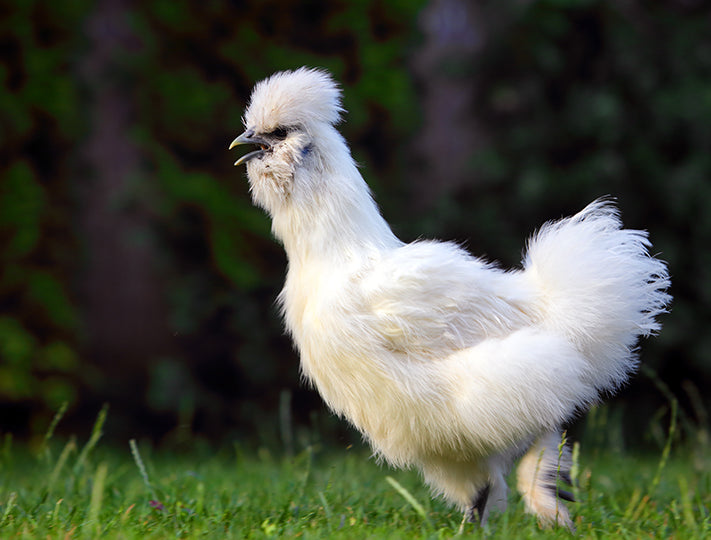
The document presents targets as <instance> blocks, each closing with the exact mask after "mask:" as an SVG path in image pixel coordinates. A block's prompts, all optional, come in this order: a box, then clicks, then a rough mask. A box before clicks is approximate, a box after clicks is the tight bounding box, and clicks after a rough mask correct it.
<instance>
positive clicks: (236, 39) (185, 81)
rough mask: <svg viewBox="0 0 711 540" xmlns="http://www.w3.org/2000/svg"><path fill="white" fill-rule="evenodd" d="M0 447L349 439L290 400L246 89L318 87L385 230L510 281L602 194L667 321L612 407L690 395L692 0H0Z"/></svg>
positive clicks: (703, 377) (702, 68) (700, 61)
mask: <svg viewBox="0 0 711 540" xmlns="http://www.w3.org/2000/svg"><path fill="white" fill-rule="evenodd" d="M0 51H2V52H1V54H2V63H1V64H0V79H1V81H2V84H0V256H1V257H2V262H1V268H0V355H1V361H0V432H3V433H12V434H13V435H14V436H15V437H18V438H23V439H29V440H32V438H33V437H38V436H41V435H42V434H43V433H44V432H45V431H46V429H47V425H48V424H49V422H50V420H51V418H52V416H53V415H54V413H55V412H56V411H57V410H58V409H59V408H60V407H61V406H62V404H64V403H66V404H67V412H66V415H65V418H64V420H63V421H62V424H61V425H60V430H64V432H66V433H85V432H87V431H88V430H90V429H91V425H92V424H93V422H94V419H95V418H96V415H97V413H98V411H99V410H100V409H101V407H102V405H103V404H104V403H107V404H109V407H110V410H109V415H108V420H107V423H106V426H105V436H106V437H107V438H109V439H114V440H117V441H118V440H125V438H126V437H150V438H152V439H153V440H155V441H157V442H163V441H177V442H180V441H189V440H194V439H195V438H204V439H207V440H210V441H225V440H227V441H229V440H231V439H235V438H239V439H240V440H246V441H249V440H254V441H258V442H259V443H260V444H261V443H265V442H266V443H269V442H276V443H279V444H286V445H292V444H296V443H295V442H294V440H296V441H297V442H298V440H299V438H303V437H308V436H312V435H311V434H313V433H319V436H320V437H322V438H324V439H325V440H327V441H328V440H332V441H340V442H341V443H342V442H343V441H349V440H358V436H357V434H354V433H353V432H351V431H350V430H349V429H348V428H347V427H346V426H345V425H344V424H343V423H342V422H340V421H338V420H336V419H334V418H332V417H331V416H330V415H329V414H328V413H327V411H325V409H324V407H323V405H322V404H321V402H320V399H319V398H318V396H317V395H316V393H315V392H314V391H312V390H310V389H309V388H307V387H306V386H305V385H304V384H303V383H301V382H300V381H299V370H298V358H297V355H296V354H295V352H294V350H293V349H292V346H291V344H290V343H289V341H288V339H287V338H286V337H285V336H284V335H283V330H282V325H281V323H280V321H279V319H278V316H277V313H276V309H275V307H274V300H275V297H276V295H277V293H278V291H279V290H280V287H281V284H282V280H283V277H284V272H285V263H286V260H285V256H284V254H283V252H282V249H281V247H280V246H279V245H278V244H276V243H275V242H274V241H273V240H272V238H271V237H270V232H269V221H268V218H267V217H266V216H265V215H264V214H263V213H262V212H261V211H259V210H257V209H255V208H254V207H252V205H251V203H250V200H249V195H248V191H247V183H246V178H245V172H244V169H235V168H233V166H232V163H233V162H234V160H235V159H236V156H237V154H235V153H234V152H228V151H227V146H228V144H229V143H230V141H231V140H232V139H233V138H234V137H235V136H236V135H237V134H239V133H240V132H241V131H242V126H241V115H242V112H243V110H244V108H245V105H246V103H247V99H248V97H249V92H250V90H251V87H252V86H253V84H254V83H255V82H256V81H258V80H260V79H262V78H264V77H266V76H268V75H270V74H271V73H272V72H274V71H277V70H281V69H288V68H296V67H299V66H302V65H308V66H315V67H316V66H318V67H323V68H326V69H328V70H330V71H331V72H332V73H333V74H334V76H335V78H336V79H337V80H339V81H340V82H341V84H342V87H343V91H344V102H345V107H346V108H347V110H348V111H349V112H348V114H347V115H346V117H345V123H344V124H343V125H342V132H343V134H344V135H345V137H346V138H347V140H348V141H349V142H350V144H351V147H352V150H353V154H354V156H355V158H356V159H357V161H358V162H359V163H360V165H361V169H362V172H363V174H364V176H365V177H366V179H367V180H368V182H369V183H370V185H371V186H372V188H373V190H374V192H375V194H376V198H377V200H378V202H379V204H380V206H381V208H382V210H383V213H384V215H385V216H386V218H387V219H388V221H390V223H391V224H392V225H393V228H394V229H395V231H396V233H397V234H398V235H399V236H400V237H401V238H402V239H403V240H407V241H411V240H413V239H415V238H418V237H438V238H446V239H455V240H457V241H459V242H462V243H464V244H465V245H466V246H467V247H468V248H469V249H470V250H471V251H472V252H474V253H475V254H478V255H483V256H486V257H487V258H489V259H493V260H498V261H500V262H501V263H502V264H503V265H506V266H509V265H516V264H518V262H519V260H520V256H521V250H522V248H523V246H524V242H525V238H526V237H527V236H528V235H529V234H530V233H531V232H532V231H533V230H534V229H535V228H536V227H538V226H540V225H541V224H542V223H543V222H544V221H546V220H549V219H553V218H558V217H561V216H563V215H568V214H571V213H574V212H576V211H578V210H579V209H581V208H582V207H583V206H584V205H585V204H587V203H588V202H590V201H591V200H592V199H594V198H596V197H599V196H602V195H607V194H610V195H612V196H614V197H616V198H617V200H618V202H619V205H620V207H621V209H622V213H623V218H624V221H625V224H626V225H627V226H629V227H633V228H643V229H648V230H649V232H650V235H651V240H652V242H653V244H654V248H653V251H654V252H655V253H659V254H661V257H662V258H664V259H666V260H667V261H668V262H669V264H670V268H671V274H672V279H673V290H672V294H673V295H674V298H675V300H674V304H673V306H672V312H671V313H670V314H669V315H667V316H665V317H664V320H663V323H664V329H663V331H662V333H661V335H660V336H658V337H657V338H655V339H653V340H649V341H647V342H645V343H643V344H642V348H641V349H642V350H641V353H642V360H643V365H644V366H645V367H644V370H643V372H642V373H641V374H640V376H638V377H637V378H635V379H634V380H633V382H632V383H631V384H630V385H629V387H628V388H626V389H625V390H624V391H623V392H622V394H621V395H620V396H619V397H618V398H616V399H615V400H614V402H613V405H612V406H611V407H610V408H609V410H610V411H611V412H610V413H609V414H611V415H614V416H615V418H617V420H618V425H619V426H621V427H622V428H624V429H625V441H626V442H627V443H629V444H637V443H639V444H645V443H646V442H648V440H647V438H648V427H649V425H650V422H654V421H655V419H660V418H663V417H664V416H665V415H666V414H668V411H669V403H670V398H671V396H674V397H675V398H676V399H678V400H679V402H680V414H681V418H682V420H683V421H684V422H685V423H686V424H688V425H691V424H694V425H695V424H698V423H702V424H703V423H706V422H708V419H707V417H706V411H707V410H708V407H709V405H710V404H711V403H710V401H711V396H710V395H709V393H708V391H707V390H706V389H707V388H708V387H709V384H711V359H710V358H709V354H710V353H711V331H710V326H709V322H711V247H710V246H711V6H710V5H709V2H703V1H697V0H668V1H660V2H641V1H637V0H625V1H621V0H615V1H594V0H540V1H532V0H530V1H526V0H417V1H414V0H399V1H375V0H360V1H353V0H348V1H346V0H311V1H295V0H280V1H270V0H267V1H250V2H238V1H233V2H229V1H226V0H204V1H202V2H182V1H175V0H152V1H150V2H135V1H134V2H132V1H129V0H95V1H89V0H65V1H63V2H49V1H32V0H19V1H16V2H3V3H2V5H1V6H0Z"/></svg>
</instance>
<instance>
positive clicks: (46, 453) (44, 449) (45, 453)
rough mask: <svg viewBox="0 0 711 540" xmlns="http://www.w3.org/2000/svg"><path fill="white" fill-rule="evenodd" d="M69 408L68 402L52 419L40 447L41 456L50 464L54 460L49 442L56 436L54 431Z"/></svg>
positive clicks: (62, 405)
mask: <svg viewBox="0 0 711 540" xmlns="http://www.w3.org/2000/svg"><path fill="white" fill-rule="evenodd" d="M67 406H68V403H67V402H66V401H65V402H64V403H62V404H61V405H60V407H59V409H58V410H57V412H56V413H55V414H54V418H52V421H51V422H50V423H49V427H48V428H47V432H46V433H45V434H44V439H43V440H42V446H41V447H40V452H39V455H40V456H42V457H44V458H45V459H46V460H47V462H48V463H49V462H50V461H51V460H52V455H51V451H50V449H49V441H50V440H51V439H52V436H53V435H54V430H55V429H57V425H58V424H59V421H60V420H61V419H62V417H63V416H64V413H66V412H67Z"/></svg>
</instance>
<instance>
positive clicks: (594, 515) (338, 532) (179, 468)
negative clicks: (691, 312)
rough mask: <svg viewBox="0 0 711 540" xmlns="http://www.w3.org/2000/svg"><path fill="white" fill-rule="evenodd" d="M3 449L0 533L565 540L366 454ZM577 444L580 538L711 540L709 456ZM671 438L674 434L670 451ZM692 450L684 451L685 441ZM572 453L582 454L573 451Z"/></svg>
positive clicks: (696, 449) (130, 446) (703, 447)
mask: <svg viewBox="0 0 711 540" xmlns="http://www.w3.org/2000/svg"><path fill="white" fill-rule="evenodd" d="M100 424H101V422H99V425H98V426H97V427H96V429H95V433H94V436H93V437H92V438H91V439H89V441H88V442H83V441H82V442H81V443H80V444H79V443H78V442H75V441H73V440H70V441H69V442H65V443H60V442H59V441H56V440H54V439H52V437H51V430H50V432H49V433H48V436H47V437H46V440H45V442H44V443H42V444H40V445H39V447H38V448H36V449H34V450H29V449H28V448H27V447H26V446H22V445H15V444H13V443H12V437H10V436H7V435H6V436H5V438H4V442H3V443H2V447H1V448H0V538H58V539H59V538H61V539H64V538H98V537H101V538H168V537H175V538H268V537H286V538H292V537H293V538H449V537H455V536H461V537H476V538H481V537H487V538H488V537H495V538H516V539H518V538H556V537H557V538H569V537H571V533H569V532H568V531H566V530H555V531H551V530H548V531H542V530H540V529H539V528H538V526H537V524H536V522H535V520H534V519H533V518H531V517H529V516H527V515H526V514H525V513H524V512H523V508H522V504H521V501H520V499H519V497H518V495H517V494H516V493H512V494H511V496H510V507H509V510H508V511H507V512H506V513H504V514H494V515H492V517H491V519H490V521H489V523H488V524H487V525H486V527H484V528H479V527H477V526H474V525H471V524H465V526H464V528H463V530H461V531H460V526H461V516H460V515H459V513H458V512H456V511H454V510H452V509H450V508H448V507H446V506H445V505H443V504H442V503H441V502H440V501H437V500H432V499H431V498H430V496H429V493H428V491H427V489H426V488H425V487H424V486H423V485H422V483H421V482H420V480H419V478H418V476H417V474H416V473H415V472H412V471H393V470H390V469H388V468H386V467H380V466H378V465H377V464H376V463H375V462H374V461H373V460H372V459H370V458H369V455H368V452H367V450H365V449H364V448H360V447H359V448H335V447H332V448H329V449H328V450H324V449H319V448H317V447H316V448H315V447H309V448H306V449H304V450H302V451H301V452H300V453H298V454H297V455H295V456H293V457H284V456H283V455H280V454H277V453H275V452H269V451H267V450H265V449H261V450H257V451H246V450H243V448H242V447H241V446H240V445H239V444H235V445H234V446H233V447H231V448H221V449H219V450H211V449H210V448H209V446H207V445H205V444H196V447H197V448H196V449H195V450H193V451H191V452H189V453H187V454H186V453H181V454H178V453H175V452H171V451H168V450H155V449H153V448H152V447H151V446H150V445H149V444H146V443H140V442H139V443H129V442H127V443H126V444H125V445H124V446H119V447H109V446H105V445H103V444H101V443H100V441H99V433H100V429H101V426H100ZM705 437H706V435H705V432H703V433H700V434H699V437H698V441H697V442H696V443H695V444H694V445H693V447H692V448H685V449H676V448H671V449H670V447H671V445H670V444H667V445H666V446H665V448H666V451H665V449H660V451H659V452H658V453H655V454H651V455H638V454H636V453H634V452H631V451H621V450H619V449H614V448H613V449H606V448H603V447H602V446H599V447H598V446H594V447H593V448H591V449H582V450H581V451H580V456H579V458H578V460H577V467H576V468H575V469H576V470H575V471H574V475H575V476H576V477H577V482H576V487H575V491H576V495H577V497H578V500H579V502H578V503H575V504H572V505H571V509H572V514H573V516H574V520H575V523H576V526H577V533H576V536H579V537H585V538H694V539H696V538H711V518H710V517H709V508H710V507H711V456H709V455H708V450H709V445H708V444H707V443H706V439H705ZM670 440H671V438H669V439H668V440H667V443H668V442H669V441H670ZM689 446H690V445H689ZM576 453H577V452H576Z"/></svg>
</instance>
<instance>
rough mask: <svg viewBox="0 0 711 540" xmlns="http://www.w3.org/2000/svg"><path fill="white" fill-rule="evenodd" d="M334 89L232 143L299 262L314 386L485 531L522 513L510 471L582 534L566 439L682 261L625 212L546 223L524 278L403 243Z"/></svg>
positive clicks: (272, 107) (275, 86)
mask: <svg viewBox="0 0 711 540" xmlns="http://www.w3.org/2000/svg"><path fill="white" fill-rule="evenodd" d="M342 111H343V109H342V107H341V102H340V91H339V89H338V87H337V86H336V84H335V83H334V81H333V80H332V79H331V77H330V75H328V74H327V73H325V72H323V71H319V70H312V69H306V68H301V69H298V70H296V71H286V72H281V73H277V74H275V75H273V76H272V77H270V78H269V79H266V80H264V81H262V82H260V83H258V84H257V86H256V87H255V89H254V92H253V94H252V97H251V101H250V104H249V107H248V109H247V111H246V114H245V116H244V124H245V128H246V131H245V132H244V133H243V134H242V135H240V136H239V137H238V138H237V139H235V141H234V142H233V143H232V145H231V146H230V148H232V147H233V146H235V145H238V144H245V143H252V144H258V145H260V148H261V149H259V150H256V151H254V152H251V153H249V154H247V155H245V156H243V157H242V158H241V159H240V160H238V161H237V163H236V164H241V163H246V164H247V173H248V177H249V184H250V190H251V193H252V197H253V200H254V202H255V203H256V204H258V205H259V206H261V207H263V208H264V209H265V210H266V211H267V212H268V213H269V214H270V216H271V218H272V229H273V232H274V234H275V236H276V237H277V238H278V239H279V240H280V241H281V242H282V243H283V245H284V247H285V249H286V252H287V255H288V260H289V268H288V273H287V277H286V284H285V286H284V289H283V290H282V292H281V295H280V297H279V300H280V304H281V306H282V310H283V315H284V319H285V322H286V326H287V328H288V330H289V332H290V334H291V336H292V337H293V339H294V341H295V343H296V345H297V347H298V350H299V352H300V356H301V366H302V370H303V374H304V375H305V377H306V378H308V380H309V381H311V382H312V383H313V384H314V385H315V386H316V388H317V389H318V391H319V392H320V394H321V396H322V397H323V399H324V400H325V401H326V402H327V404H328V405H329V407H330V408H331V409H332V410H333V411H335V412H336V413H337V414H339V415H342V416H344V417H345V418H347V419H348V420H349V421H350V422H351V423H352V424H353V425H354V426H355V427H356V428H358V429H359V430H360V431H361V432H362V433H363V435H364V436H365V438H366V439H367V440H368V441H369V443H370V444H371V445H372V447H373V449H374V451H375V453H376V454H377V455H378V456H379V457H381V458H383V459H385V460H386V461H388V462H389V463H391V464H392V465H394V466H397V467H411V466H415V467H417V468H418V469H419V470H420V471H421V472H422V474H423V477H424V479H425V481H426V482H427V483H428V484H429V485H430V486H431V487H432V489H433V491H434V492H436V493H437V494H439V495H441V496H443V497H444V498H445V499H446V500H448V501H450V502H451V503H454V504H457V505H458V506H459V507H461V509H462V510H463V511H465V512H467V513H468V515H469V516H470V517H471V518H476V517H479V518H480V519H481V520H482V521H483V520H485V519H486V516H487V513H488V510H489V508H490V507H491V506H493V505H495V506H498V507H500V508H503V507H505V504H506V493H507V487H506V484H505V481H504V475H505V474H506V472H507V471H508V470H509V468H510V467H511V465H512V463H513V462H514V460H515V459H516V458H518V457H520V456H521V455H524V454H525V455H524V457H523V459H522V460H521V464H520V465H519V469H518V488H519V490H520V491H521V493H522V495H523V498H524V500H525V503H526V508H527V509H528V511H530V512H532V513H534V514H536V515H537V516H538V517H539V519H540V520H541V521H542V522H543V523H556V522H557V523H562V524H565V525H568V526H570V519H569V516H568V511H567V509H566V508H565V506H564V505H563V504H562V503H561V502H560V501H559V500H557V498H556V497H559V498H568V497H567V496H566V495H567V494H566V492H564V491H561V490H560V489H559V488H557V487H556V485H557V478H558V477H561V478H562V479H563V480H566V479H567V478H566V477H567V471H568V469H569V458H568V456H567V450H563V451H562V452H561V451H559V448H558V447H559V445H560V433H559V430H560V426H561V424H563V423H564V422H565V421H566V420H568V419H570V418H571V416H573V415H575V414H576V413H578V412H580V411H582V410H584V409H586V408H587V407H588V406H589V405H590V404H592V403H594V402H596V401H597V400H598V399H599V398H600V396H601V394H604V393H608V392H611V391H614V390H616V389H617V388H618V387H619V386H620V385H621V384H623V383H624V382H625V381H626V380H627V378H628V377H629V375H630V373H631V372H633V371H634V370H635V368H636V365H637V360H636V356H635V354H634V348H635V346H636V343H637V340H638V338H639V337H640V336H648V335H650V334H652V333H654V332H655V331H657V330H659V324H658V323H657V322H656V320H655V318H656V316H657V315H658V314H660V313H662V312H664V310H665V306H666V305H667V303H668V302H669V300H670V297H669V296H668V295H667V294H666V293H665V289H666V288H667V287H668V285H669V278H668V274H667V270H666V266H665V264H664V262H662V261H660V260H658V259H655V258H653V257H651V256H650V255H649V254H648V251H647V249H648V247H649V242H648V240H647V235H646V233H645V232H642V231H635V230H626V229H622V227H621V222H620V219H619V216H618V213H617V210H616V209H615V208H614V206H613V205H612V203H611V202H609V201H605V200H598V201H595V202H593V203H592V204H590V205H588V206H587V207H586V208H585V209H584V210H582V211H581V212H580V213H578V214H576V215H575V216H573V217H570V218H567V219H564V220H561V221H558V222H551V223H548V224H546V225H544V226H543V227H542V228H541V229H540V231H538V233H537V234H535V235H534V236H533V238H532V239H531V240H530V241H529V243H528V250H527V254H526V257H525V259H524V262H523V268H522V269H519V270H513V271H503V270H500V269H498V268H497V267H495V266H493V265H491V264H488V263H486V262H484V261H482V260H480V259H477V258H475V257H473V256H471V255H470V254H468V253H467V252H466V251H464V250H463V249H462V248H460V247H459V246H457V245H455V244H453V243H446V242H436V241H418V242H414V243H411V244H404V243H403V242H401V241H400V240H398V239H397V238H396V237H395V235H394V234H393V233H392V231H391V230H390V227H389V226H388V224H387V223H386V222H385V220H384V219H383V218H382V216H381V215H380V212H379V210H378V208H377V206H376V204H375V203H374V201H373V199H372V196H371V194H370V191H369V189H368V187H367V185H366V183H365V182H364V180H363V178H362V177H361V175H360V173H359V172H358V170H357V168H356V166H355V164H354V162H353V160H352V158H351V155H350V151H349V149H348V146H347V145H346V143H345V141H344V140H343V138H342V137H341V135H340V134H339V133H338V131H336V129H335V127H334V125H335V124H336V123H337V122H338V120H339V118H340V114H341V112H342Z"/></svg>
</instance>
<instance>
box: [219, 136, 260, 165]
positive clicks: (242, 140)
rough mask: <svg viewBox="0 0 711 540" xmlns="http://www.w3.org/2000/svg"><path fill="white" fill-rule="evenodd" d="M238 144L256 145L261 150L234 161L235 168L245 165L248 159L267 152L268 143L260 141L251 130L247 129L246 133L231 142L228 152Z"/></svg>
mask: <svg viewBox="0 0 711 540" xmlns="http://www.w3.org/2000/svg"><path fill="white" fill-rule="evenodd" d="M240 144H258V145H259V146H261V149H259V150H255V151H254V152H249V153H248V154H245V155H243V156H242V157H241V158H239V159H238V160H237V161H235V166H237V165H242V164H243V163H247V162H248V161H249V160H250V159H254V158H256V157H260V156H263V155H264V152H266V151H267V150H269V143H268V142H267V141H265V140H264V139H262V138H261V137H260V136H258V135H255V134H254V130H253V129H248V130H247V131H245V132H244V133H242V135H240V136H239V137H237V138H236V139H235V140H234V141H232V144H230V147H229V150H232V149H233V148H234V147H235V146H239V145H240Z"/></svg>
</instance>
